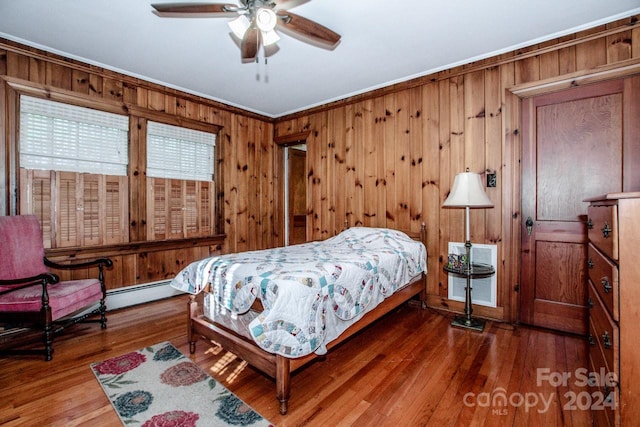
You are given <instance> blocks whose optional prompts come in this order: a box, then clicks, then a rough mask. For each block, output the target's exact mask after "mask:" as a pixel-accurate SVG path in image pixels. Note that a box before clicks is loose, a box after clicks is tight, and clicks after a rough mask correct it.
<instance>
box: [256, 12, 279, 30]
mask: <svg viewBox="0 0 640 427" xmlns="http://www.w3.org/2000/svg"><path fill="white" fill-rule="evenodd" d="M277 23H278V18H277V17H276V13H275V12H274V11H273V10H272V9H268V8H266V7H261V8H259V9H258V10H257V11H256V25H257V26H258V28H259V29H260V31H262V32H263V33H268V32H269V31H273V29H274V28H276V24H277Z"/></svg>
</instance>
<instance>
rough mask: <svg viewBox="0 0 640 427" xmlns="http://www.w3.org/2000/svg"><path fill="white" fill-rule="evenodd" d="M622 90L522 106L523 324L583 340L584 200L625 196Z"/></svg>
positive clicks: (594, 89) (574, 93)
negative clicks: (616, 194) (527, 223)
mask: <svg viewBox="0 0 640 427" xmlns="http://www.w3.org/2000/svg"><path fill="white" fill-rule="evenodd" d="M623 88H624V84H623V80H622V79H621V80H616V81H609V82H603V83H598V84H594V85H590V86H585V87H580V88H573V89H568V90H564V91H561V92H556V93H552V94H546V95H541V96H537V97H533V98H529V99H525V100H523V156H522V161H523V163H522V185H523V186H522V225H523V226H522V259H521V263H522V264H521V266H522V269H521V301H520V303H521V306H520V321H521V322H523V323H528V324H531V325H536V326H541V327H547V328H552V329H556V330H561V331H566V332H573V333H579V334H586V331H587V323H586V314H587V309H586V277H587V274H586V267H585V262H584V260H585V259H586V250H587V249H586V242H587V235H586V215H587V203H585V202H583V200H584V199H585V198H587V197H593V196H595V195H599V194H605V193H610V192H618V191H622V189H623V188H622V168H623V157H622V155H623V150H622V148H623V100H624V97H623ZM529 217H530V218H531V220H532V221H533V227H532V228H531V234H529V233H528V232H527V229H526V226H525V221H526V220H527V218H529Z"/></svg>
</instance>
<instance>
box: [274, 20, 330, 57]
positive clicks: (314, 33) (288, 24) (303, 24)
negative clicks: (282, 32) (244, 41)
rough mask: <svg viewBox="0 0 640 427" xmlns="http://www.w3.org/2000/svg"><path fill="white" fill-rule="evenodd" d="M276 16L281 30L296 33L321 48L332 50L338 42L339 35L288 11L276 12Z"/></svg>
mask: <svg viewBox="0 0 640 427" xmlns="http://www.w3.org/2000/svg"><path fill="white" fill-rule="evenodd" d="M276 14H277V15H278V17H280V18H281V19H280V21H279V24H280V25H281V27H282V28H283V29H287V30H291V31H293V32H295V33H298V34H300V35H302V36H303V37H305V38H308V39H310V40H311V41H312V42H315V43H318V44H319V45H320V46H321V47H325V48H329V49H333V48H334V47H335V46H336V45H337V44H338V42H339V41H340V34H337V33H335V32H333V31H331V30H330V29H328V28H327V27H325V26H323V25H320V24H318V23H317V22H314V21H312V20H310V19H307V18H303V17H302V16H300V15H296V14H294V13H291V12H289V11H277V12H276Z"/></svg>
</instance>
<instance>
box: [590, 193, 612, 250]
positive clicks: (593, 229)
mask: <svg viewBox="0 0 640 427" xmlns="http://www.w3.org/2000/svg"><path fill="white" fill-rule="evenodd" d="M588 213H589V220H588V233H589V240H590V241H591V243H593V244H594V245H595V246H596V247H597V248H598V249H600V250H601V251H602V253H604V254H605V255H606V256H608V257H609V258H611V259H613V260H615V261H618V207H617V206H616V205H596V206H589V208H588Z"/></svg>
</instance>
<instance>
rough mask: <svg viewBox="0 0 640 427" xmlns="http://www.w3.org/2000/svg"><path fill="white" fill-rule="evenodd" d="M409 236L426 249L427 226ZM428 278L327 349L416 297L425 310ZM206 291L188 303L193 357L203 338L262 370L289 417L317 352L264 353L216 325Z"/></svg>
mask: <svg viewBox="0 0 640 427" xmlns="http://www.w3.org/2000/svg"><path fill="white" fill-rule="evenodd" d="M406 233H407V235H408V236H410V237H411V238H413V239H415V240H420V241H421V242H423V243H424V245H425V247H426V226H425V224H424V223H423V224H422V227H421V231H420V233H419V235H417V234H416V233H411V232H406ZM425 279H426V275H425V274H421V275H420V276H417V277H415V278H414V279H413V280H412V281H411V282H409V283H408V284H407V285H405V286H404V287H403V288H402V289H400V290H399V291H397V292H395V293H394V294H393V295H391V296H389V297H388V298H386V299H384V300H383V301H382V302H381V303H380V304H378V305H377V306H376V307H375V308H374V309H373V310H371V311H370V312H368V313H366V314H365V315H364V316H363V317H362V319H360V320H359V321H358V322H357V323H355V324H353V325H351V326H350V327H349V328H348V329H347V330H346V331H344V332H343V333H342V334H341V335H340V336H339V337H338V338H336V339H335V340H333V341H331V342H330V343H329V344H327V350H330V349H331V348H333V347H335V346H337V345H338V344H340V343H341V342H343V341H345V340H346V339H347V338H349V337H351V336H352V335H354V334H355V333H356V332H358V331H360V330H362V329H363V328H365V327H367V326H369V325H370V324H371V323H373V322H374V321H376V320H378V319H379V318H380V317H382V316H384V315H385V314H387V313H389V312H390V311H391V310H393V309H395V308H396V307H398V306H400V305H402V304H403V303H405V302H407V301H409V300H410V299H412V298H413V297H415V296H416V295H418V296H419V301H420V304H421V307H422V308H424V306H425V302H426V282H425ZM203 294H204V292H201V293H200V294H199V295H191V296H190V300H189V302H188V327H187V329H188V332H187V333H188V339H189V350H190V351H191V353H192V354H193V353H194V352H195V350H196V342H197V341H198V339H199V338H200V337H202V338H204V339H206V340H210V341H214V342H216V343H217V344H219V345H220V346H221V347H222V348H223V349H224V350H226V351H229V352H231V353H233V354H235V355H236V356H238V357H239V358H241V359H242V360H244V361H245V362H247V363H248V364H250V365H251V366H253V367H254V368H256V369H259V370H260V371H262V372H263V373H265V374H266V375H268V376H269V377H271V378H273V379H275V381H276V398H277V399H278V401H279V402H280V413H281V414H282V415H285V414H286V413H287V411H288V409H289V397H290V394H291V389H290V380H291V373H292V372H294V371H296V370H297V369H299V368H301V367H302V366H303V365H306V364H307V363H309V362H311V361H312V360H314V359H315V358H317V357H319V356H318V355H317V354H315V353H311V354H308V355H306V356H303V357H298V358H293V359H292V358H288V357H285V356H282V355H279V354H272V353H268V352H266V351H264V350H263V349H261V348H260V347H258V346H257V344H256V343H254V342H253V341H252V340H249V339H248V338H246V337H244V336H241V335H239V334H238V333H236V332H234V331H232V330H231V329H229V328H227V327H225V326H223V325H220V324H218V323H214V322H213V321H212V320H210V319H208V318H207V317H206V316H205V315H204V314H203V312H202V309H201V306H200V301H199V300H202V299H203V296H202V295H203Z"/></svg>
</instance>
